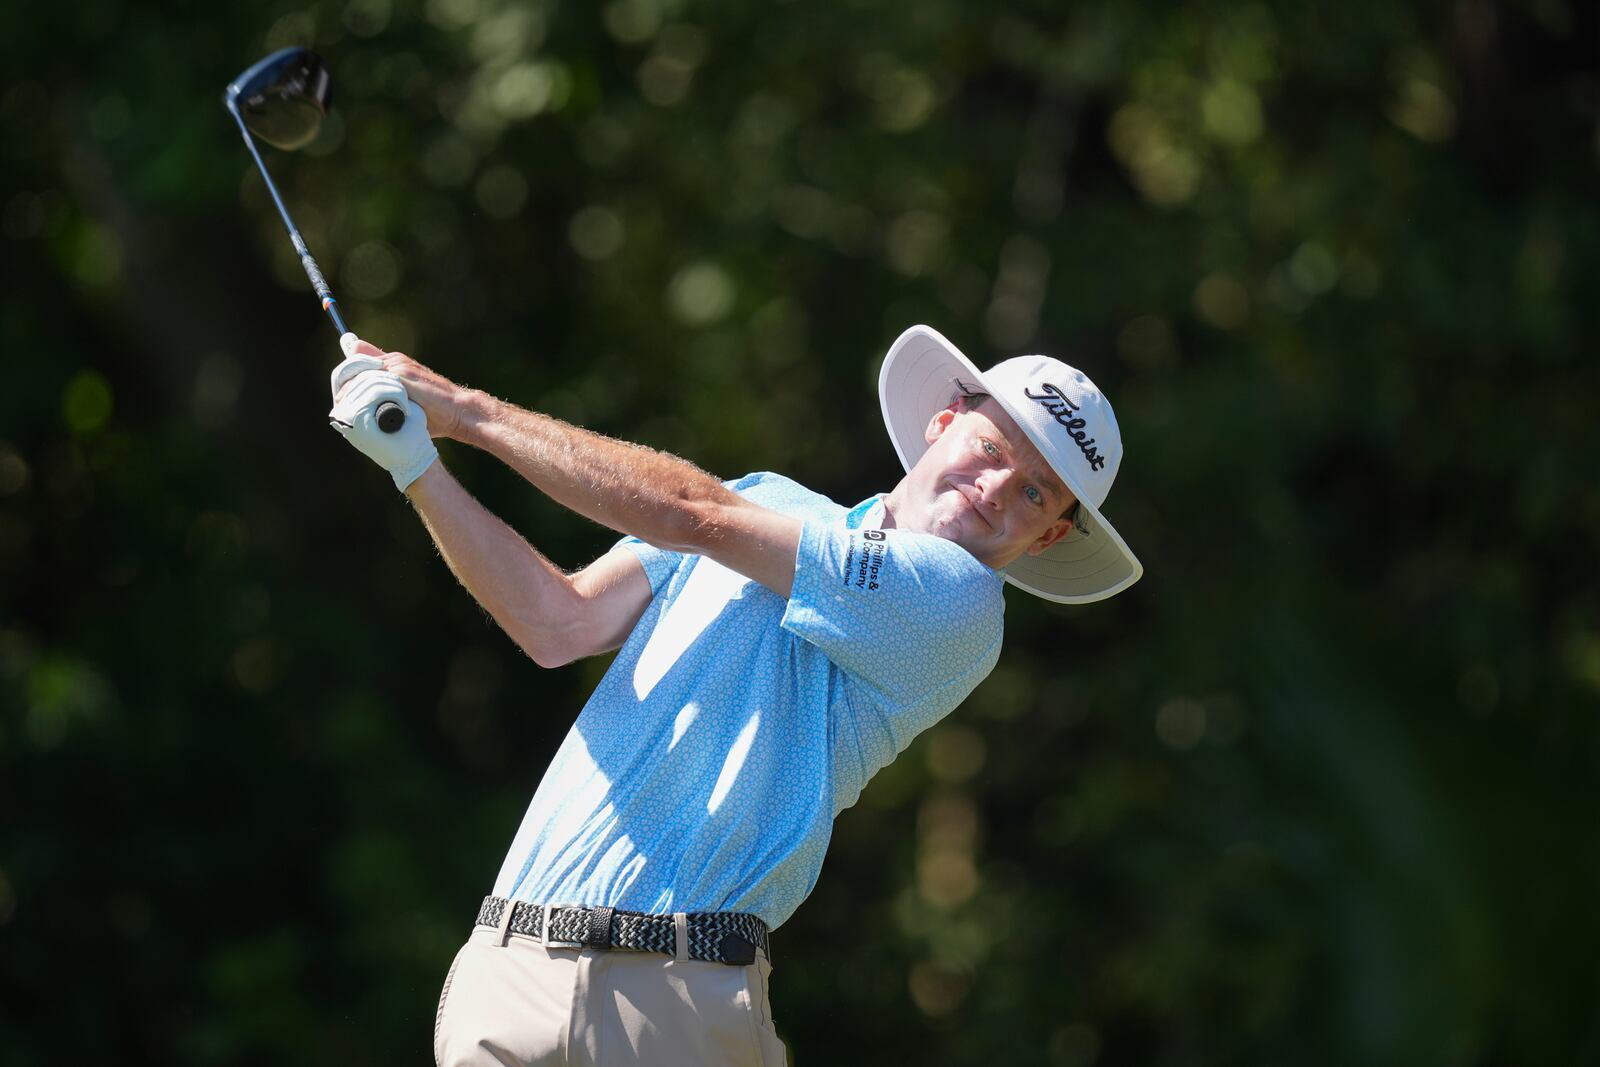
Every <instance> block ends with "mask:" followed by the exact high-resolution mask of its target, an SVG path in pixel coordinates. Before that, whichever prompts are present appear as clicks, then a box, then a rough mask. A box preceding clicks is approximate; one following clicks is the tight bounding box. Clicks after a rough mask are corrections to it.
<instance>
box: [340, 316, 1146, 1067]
mask: <svg viewBox="0 0 1600 1067" xmlns="http://www.w3.org/2000/svg"><path fill="white" fill-rule="evenodd" d="M345 345H346V354H347V355H348V356H349V357H350V358H348V359H346V361H345V362H344V363H342V364H340V366H339V367H338V368H337V369H336V370H335V371H334V375H333V392H334V406H333V410H332V411H331V412H330V419H331V420H332V422H333V424H334V426H335V428H337V429H338V430H339V431H340V432H341V433H343V434H344V435H345V436H346V437H347V438H348V439H349V440H350V442H351V443H352V444H353V445H355V446H356V448H358V449H360V450H361V451H362V452H363V453H365V454H367V455H368V456H370V457H372V458H373V459H374V460H376V461H377V462H378V463H379V464H380V465H382V466H383V467H384V468H385V469H386V470H388V471H389V472H390V474H391V475H392V476H393V477H394V481H395V485H396V486H398V487H399V488H400V490H401V491H402V492H404V493H405V494H406V496H407V497H409V498H410V500H411V502H412V504H413V505H414V506H415V507H416V509H417V511H418V513H419V514H420V515H421V516H422V521H423V522H424V524H425V525H426V526H427V528H428V532H429V533H430V534H431V535H432V536H433V539H434V541H435V543H436V544H437V545H438V546H439V551H440V552H441V553H442V554H443V556H444V558H445V561H446V563H447V564H448V565H449V566H450V569H451V570H452V571H453V572H454V573H455V575H456V577H457V578H458V579H460V581H461V583H462V584H463V585H464V586H466V588H467V590H468V591H469V592H470V593H471V594H472V595H473V596H474V597H475V598H476V599H477V600H478V602H479V603H480V604H482V605H483V607H484V608H485V609H486V610H487V611H488V612H489V613H490V615H492V616H493V618H494V619H495V621H496V622H498V623H499V624H500V626H501V627H503V628H504V629H505V631H506V633H507V634H509V635H510V636H511V638H512V639H513V640H514V641H516V642H517V644H518V645H519V646H521V647H522V649H523V650H524V651H526V652H527V653H528V655H530V656H531V657H533V659H534V660H535V661H537V662H538V663H539V664H541V665H543V666H546V667H554V666H558V665H560V664H564V663H568V662H570V661H572V660H575V659H578V658H580V657H583V656H590V655H594V654H596V653H600V652H606V651H609V650H612V649H618V648H620V651H619V652H618V654H617V656H616V659H615V661H614V662H613V663H612V665H611V667H610V669H609V670H608V671H607V673H606V675H605V677H604V678H603V679H602V680H601V682H600V684H599V686H598V688H596V690H595V691H594V694H593V695H592V696H591V697H590V699H589V702H588V703H587V704H586V705H585V707H584V708H583V711H582V712H581V713H580V714H579V715H578V718H577V721H576V722H575V723H574V724H573V726H572V729H571V730H570V732H569V733H568V734H567V737H566V740H565V741H564V742H563V743H562V745H561V748H560V749H559V751H557V753H556V755H555V758H554V759H553V760H552V761H551V763H550V767H549V769H548V770H547V771H546V772H545V775H544V779H543V781H542V782H541V783H540V785H539V788H538V790H537V792H536V793H535V794H534V797H533V802H532V804H531V805H530V807H529V809H528V813H527V815H526V816H525V817H524V819H523V822H522V826H521V829H520V830H519V831H518V832H517V835H516V838H515V839H514V840H513V841H512V843H511V848H510V850H509V852H508V853H507V855H506V859H505V863H504V865H503V866H502V867H501V870H500V875H499V877H498V879H496V881H495V884H494V888H493V892H492V894H491V895H490V896H489V897H488V898H487V899H486V900H484V902H483V905H482V907H481V908H480V909H479V911H478V915H477V923H476V926H475V927H474V929H473V931H472V933H471V935H470V936H469V938H468V939H467V942H466V944H465V945H464V946H463V947H462V949H461V951H460V952H459V953H458V954H457V956H456V960H455V963H454V964H453V965H452V967H451V969H450V973H449V976H448V977H447V978H446V979H445V985H444V992H443V994H442V995H441V997H440V1004H439V1015H438V1021H437V1024H436V1026H435V1036H434V1055H435V1058H436V1059H437V1061H438V1062H439V1063H440V1064H441V1065H446V1067H453V1065H457V1064H485V1065H488V1064H495V1065H504V1064H528V1065H533V1064H539V1065H545V1064H585V1065H610V1064H623V1063H627V1064H652V1065H662V1064H686V1065H687V1064H693V1065H696V1067H705V1065H716V1064H760V1065H764V1067H778V1065H781V1064H783V1063H784V1062H785V1054H784V1048H783V1045H782V1043H781V1042H780V1041H779V1040H778V1036H777V1034H776V1032H775V1031H774V1029H773V1026H772V1013H771V1009H770V1005H769V1002H768V995H767V982H768V977H769V975H770V972H771V963H770V948H769V942H768V932H769V931H770V930H772V929H773V928H775V927H777V926H779V925H781V924H782V923H783V922H784V921H785V920H786V919H788V918H789V916H790V915H791V914H792V913H793V912H794V910H795V908H796V907H798V906H799V904H800V902H801V901H802V900H804V899H805V897H806V895H807V894H808V893H809V892H810V890H811V888H812V886H813V885H814V884H815V883H816V879H817V874H818V872H819V870H820V869H821V866H822V858H823V854H824V852H825V851H826V849H827V845H828V840H829V836H830V833H831V830H832V825H833V820H834V817H835V816H837V815H838V814H839V812H840V811H842V810H844V809H845V808H847V807H849V806H850V805H852V804H854V803H855V801H856V798H857V797H858V796H859V795H860V793H861V789H862V787H863V786H865V785H866V783H867V781H868V779H870V778H871V777H872V775H873V774H874V773H876V772H877V771H878V770H879V769H881V768H882V767H884V766H885V765H886V764H888V763H889V762H890V761H891V760H893V759H894V758H895V756H896V755H898V754H899V753H900V752H901V751H903V750H904V749H905V747H906V746H907V745H908V744H910V742H911V740H912V739H913V738H914V737H916V735H917V734H918V733H920V732H921V731H923V730H925V729H927V728H928V727H929V726H931V725H933V724H934V723H935V722H937V721H939V720H940V719H941V718H943V717H944V716H945V715H947V714H949V712H950V711H951V710H953V709H954V708H955V707H956V705H958V704H960V703H961V701H962V700H963V699H965V697H966V696H967V694H968V693H970V692H971V691H972V689H973V688H974V687H975V686H976V685H977V684H978V682H979V681H981V680H982V679H983V677H984V676H985V675H987V674H988V673H989V671H990V669H991V668H993V666H994V664H995V661H996V659H997V658H998V656H999V654H1000V642H1001V632H1002V617H1003V614H1004V598H1003V596H1002V584H1003V580H1004V581H1009V582H1011V583H1012V584H1013V585H1016V586H1019V587H1020V588H1022V589H1024V590H1026V591H1028V592H1030V593H1034V594H1036V595H1039V596H1043V597H1046V598H1048V599H1051V600H1058V601H1065V602H1069V603H1081V602H1087V601H1093V600H1099V599H1102V598H1104V597H1108V596H1111V595H1112V594H1114V593H1117V592H1120V591H1121V590H1123V589H1126V588H1127V587H1128V586H1129V585H1131V584H1133V583H1134V582H1135V581H1137V580H1138V578H1139V575H1140V573H1141V567H1140V565H1139V563H1138V561H1137V560H1136V559H1135V558H1134V556H1133V554H1132V552H1130V551H1129V550H1128V547H1127V546H1126V545H1125V544H1124V543H1123V540H1122V538H1121V537H1120V536H1118V534H1117V532H1116V531H1115V530H1114V529H1112V527H1111V525H1110V524H1109V523H1108V522H1106V520H1105V519H1104V517H1103V516H1102V513H1101V506H1102V504H1103V503H1104V501H1105V498H1106V493H1107V491H1108V490H1109V489H1110V488H1111V482H1112V479H1113V478H1115V476H1116V473H1117V468H1118V467H1119V465H1120V464H1121V461H1122V442H1121V435H1120V433H1119V431H1118V429H1117V423H1116V419H1115V418H1114V417H1113V415H1112V411H1111V405H1110V404H1109V403H1108V402H1107V401H1106V399H1105V396H1104V395H1103V394H1102V393H1101V392H1100V391H1099V390H1098V389H1097V388H1095V386H1094V383H1093V382H1091V381H1090V380H1089V379H1088V378H1087V377H1085V376H1084V375H1083V374H1082V373H1081V372H1080V371H1077V370H1074V369H1073V368H1071V367H1069V366H1067V365H1065V364H1064V363H1061V362H1059V361H1057V360H1054V359H1050V358H1047V357H1044V356H1025V357H1021V358H1017V359H1009V360H1006V361H1005V362H1002V363H1000V364H998V365H997V366H995V367H993V368H992V369H990V370H988V371H984V372H980V371H979V370H978V369H977V368H976V367H975V366H973V364H972V363H971V362H969V361H968V360H967V359H966V358H965V357H964V356H963V355H962V354H961V353H960V352H958V351H957V350H956V348H955V347H954V346H953V345H951V344H950V343H949V342H948V341H946V340H945V339H944V338H943V337H941V336H940V335H939V334H938V333H936V332H934V331H933V330H931V329H928V328H927V327H924V326H916V327H913V328H911V329H909V330H907V331H906V332H905V333H904V334H902V335H901V336H900V338H899V339H898V340H896V341H895V343H894V345H893V346H892V347H891V348H890V350H889V354H888V356H887V357H886V358H885V360H884V364H883V370H882V373H881V375H880V377H879V392H880V396H881V400H882V403H883V414H884V419H885V422H886V423H887V424H888V429H889V436H890V438H891V439H892V440H893V441H894V445H895V448H896V450H897V451H898V452H899V454H900V459H901V461H902V463H903V464H904V465H905V467H906V474H905V476H904V477H903V478H902V479H900V481H899V482H898V484H896V485H895V486H894V487H893V489H892V490H890V491H889V492H888V493H886V494H883V495H880V496H875V497H872V498H870V499H868V500H865V501H863V502H861V503H859V504H856V505H855V506H854V507H845V506H843V505H840V504H836V503H834V502H833V501H832V500H829V499H827V498H826V497H824V496H821V495H819V494H817V493H814V492H811V491H810V490H808V489H806V488H805V487H803V486H801V485H798V484H797V483H795V482H793V481H791V480H789V479H787V478H784V477H781V476H779V475H775V474H767V473H762V474H750V475H747V476H745V477H743V478H741V479H739V480H737V481H734V482H729V483H723V482H720V481H718V480H717V479H715V478H713V477H711V476H710V475H708V474H706V473H704V472H703V471H701V470H700V469H699V468H697V467H695V466H693V465H692V464H690V463H687V462H685V461H683V460H680V459H677V458H675V457H673V456H670V455H666V454H663V453H660V452H655V451H652V450H650V449H648V448H642V447H639V446H636V445H632V444H628V443H626V442H622V441H617V440H612V439H609V438H606V437H602V436H600V435H598V434H593V433H590V432H588V431H585V430H583V429H580V428H577V427H573V426H569V425H566V424H564V423H562V422H559V421H558V420H555V419H552V418H549V417H546V416H544V415H540V414H536V413H534V412H530V411H525V410H523V409H521V408H518V407H516V406H514V405H512V404H509V403H506V402H504V401H500V400H496V399H494V398H492V397H490V396H488V395H486V394H484V393H482V392H478V391H474V390H469V389H465V388H462V387H460V386H457V385H455V384H453V383H452V382H450V381H448V380H446V379H445V378H443V377H442V376H440V375H439V374H437V373H435V372H434V371H432V370H429V369H428V368H427V367H424V366H422V365H421V364H419V363H417V362H416V361H414V360H412V359H410V358H408V357H406V356H403V355H399V354H395V353H384V352H382V351H380V350H379V349H377V348H375V347H373V346H371V345H368V344H366V343H365V342H357V341H356V340H355V338H354V337H353V336H349V335H347V336H346V338H345ZM386 402H387V403H397V404H400V405H401V406H402V407H403V408H404V409H405V411H406V413H407V418H406V420H405V424H404V427H403V428H402V429H401V430H400V431H399V432H397V433H393V434H386V433H383V432H381V431H380V430H379V429H378V428H377V426H376V414H375V412H376V410H377V408H378V407H379V405H381V404H384V403H386ZM430 435H432V436H438V437H447V438H451V439H454V440H457V441H461V442H464V443H466V444H469V445H472V446H474V447H477V448H481V449H484V450H485V451H487V452H489V453H491V454H492V455H494V456H496V457H497V458H499V459H500V460H502V461H503V462H505V463H506V464H508V465H510V466H511V467H512V468H513V469H515V470H516V471H517V472H518V473H519V474H521V475H522V476H523V477H524V478H526V479H527V480H528V481H529V482H531V483H533V485H534V486H535V487H536V488H537V489H539V490H540V491H541V492H543V493H545V494H546V495H547V496H549V497H550V498H551V499H553V500H555V501H556V502H558V503H560V504H562V505H564V506H565V507H567V508H569V509H571V510H572V511H575V512H577V513H578V514H580V515H583V516H586V517H587V518H589V519H592V520H594V521H595V522H598V523H601V524H602V525H605V526H607V527H610V528H611V529H613V530H616V531H618V532H619V533H621V534H623V535H625V536H624V537H623V539H622V540H621V541H620V542H619V543H618V544H617V545H616V547H614V548H613V549H612V550H611V551H609V552H607V553H606V554H605V555H603V556H601V557H600V558H599V559H598V560H596V561H595V562H594V563H592V564H590V565H589V566H588V567H586V568H584V569H582V570H580V571H577V572H576V573H573V574H566V573H563V572H562V571H560V570H558V569H557V568H556V567H554V566H553V565H552V564H551V563H550V562H549V561H548V560H546V559H545V558H544V557H543V556H542V555H540V554H539V552H538V551H536V550H535V549H534V548H533V547H531V546H530V545H529V544H528V543H527V542H526V541H524V540H523V539H522V538H521V537H520V536H519V535H518V534H517V533H515V532H514V531H513V530H511V528H510V527H508V526H507V525H506V524H505V523H503V522H502V521H500V520H499V519H498V518H496V517H495V516H494V515H492V514H490V513H489V512H488V511H487V510H486V509H485V508H484V507H483V506H482V505H480V504H479V503H478V502H477V501H476V500H475V499H473V497H472V496H470V495H469V494H468V493H467V492H466V490H464V489H463V488H462V487H461V485H460V484H459V483H458V482H456V480H455V479H454V478H453V477H452V476H451V474H450V472H449V471H448V470H447V469H446V468H445V466H444V464H442V463H439V462H437V453H436V452H435V450H434V446H433V443H432V441H431V439H430Z"/></svg>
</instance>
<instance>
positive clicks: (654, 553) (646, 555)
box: [611, 537, 685, 597]
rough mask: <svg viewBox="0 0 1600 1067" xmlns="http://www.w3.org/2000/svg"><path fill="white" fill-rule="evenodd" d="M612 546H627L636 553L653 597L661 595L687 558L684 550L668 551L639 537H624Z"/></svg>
mask: <svg viewBox="0 0 1600 1067" xmlns="http://www.w3.org/2000/svg"><path fill="white" fill-rule="evenodd" d="M611 547H612V548H626V549H628V550H629V551H630V552H632V553H633V554H634V556H635V557H636V558H637V559H638V560H639V564H640V566H642V567H644V576H645V577H646V578H648V579H649V580H650V595H651V596H653V597H654V596H660V595H661V590H662V588H663V587H664V586H665V585H666V584H667V582H668V580H669V579H671V577H672V575H673V573H674V572H675V571H676V570H677V569H678V566H679V564H681V563H682V562H683V561H684V558H685V557H684V555H683V553H682V552H668V551H667V550H666V549H664V548H657V547H656V546H655V545H652V544H648V543H647V542H644V541H641V540H639V539H638V538H637V537H624V538H623V539H622V540H620V541H618V542H617V543H616V544H614V545H612V546H611Z"/></svg>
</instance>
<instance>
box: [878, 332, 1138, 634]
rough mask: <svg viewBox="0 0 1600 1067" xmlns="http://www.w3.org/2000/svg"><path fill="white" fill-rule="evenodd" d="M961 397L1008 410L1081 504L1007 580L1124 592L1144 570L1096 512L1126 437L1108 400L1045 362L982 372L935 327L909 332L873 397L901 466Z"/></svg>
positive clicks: (1050, 589) (1074, 595)
mask: <svg viewBox="0 0 1600 1067" xmlns="http://www.w3.org/2000/svg"><path fill="white" fill-rule="evenodd" d="M963 392H983V393H988V394H989V395H990V396H992V397H994V399H995V401H996V402H997V403H999V405H1000V406H1001V407H1003V408H1005V410H1006V414H1008V415H1010V416H1011V417H1012V418H1013V419H1014V420H1016V423H1017V425H1018V426H1020V427H1022V431H1023V433H1025V434H1027V435H1028V440H1030V441H1032V442H1033V445H1034V447H1035V448H1037V449H1038V450H1039V454H1040V455H1042V456H1043V457H1044V458H1045V461H1046V462H1048V463H1049V464H1050V468H1051V469H1052V470H1054V471H1055V472H1056V474H1057V475H1059V476H1060V478H1061V480H1062V481H1063V482H1065V483H1066V484H1067V488H1069V489H1071V490H1072V495H1073V496H1075V497H1077V498H1078V503H1079V505H1080V506H1079V508H1078V513H1077V521H1075V522H1074V523H1073V527H1072V529H1071V530H1069V531H1068V532H1067V534H1066V535H1065V536H1064V537H1062V538H1061V539H1060V540H1059V541H1057V542H1056V543H1055V544H1053V545H1051V546H1050V547H1049V548H1047V549H1045V550H1044V551H1043V552H1041V553H1040V554H1039V555H1037V556H1029V555H1023V556H1020V557H1018V558H1017V559H1016V560H1015V561H1014V562H1012V563H1010V564H1008V565H1007V566H1006V568H1005V570H1004V572H1003V573H1004V574H1005V578H1006V580H1007V581H1008V582H1010V583H1011V584H1013V585H1015V586H1018V587H1020V588H1022V589H1025V590H1027V591H1028V592H1030V593H1033V594H1034V595H1035V596H1042V597H1044V598H1045V599H1046V600H1056V601H1060V602H1062V603H1067V604H1087V603H1089V602H1090V601H1094V600H1104V599H1105V598H1106V597H1109V596H1111V595H1113V594H1115V593H1120V592H1122V590H1124V589H1126V588H1128V586H1130V585H1132V584H1133V583H1134V582H1136V581H1138V580H1139V576H1140V575H1141V574H1143V573H1144V568H1143V567H1142V566H1140V564H1139V561H1138V560H1137V559H1135V558H1134V555H1133V553H1132V552H1130V551H1129V550H1128V546H1127V544H1125V543H1124V542H1123V540H1122V537H1121V536H1120V535H1119V534H1118V533H1117V531H1116V530H1114V529H1112V527H1111V524H1110V523H1109V522H1107V521H1106V519H1105V516H1104V515H1103V514H1101V512H1100V507H1101V505H1102V504H1104V503H1105V499H1106V494H1107V493H1108V492H1110V491H1111V482H1112V480H1113V479H1114V478H1116V476H1117V468H1118V467H1119V466H1120V465H1121V463H1122V432H1121V431H1120V430H1119V429H1118V428H1117V419H1116V416H1115V415H1113V414H1112V412H1111V403H1110V401H1108V400H1106V398H1105V394H1104V393H1102V392H1100V390H1099V389H1097V388H1095V384H1094V383H1093V382H1091V381H1090V380H1089V378H1088V376H1087V375H1086V374H1084V373H1083V372H1082V371H1080V370H1076V369H1074V368H1072V367H1069V366H1067V365H1066V364H1065V363H1063V362H1061V361H1060V360H1059V359H1051V358H1050V357H1049V356H1019V357H1017V358H1016V359H1008V360H1006V361H1005V362H1003V363H999V364H996V365H995V366H994V367H992V368H991V369H990V370H988V371H987V372H981V371H979V370H978V368H977V367H975V366H974V365H973V364H972V361H971V360H969V359H967V357H966V356H963V355H962V354H961V353H960V351H958V350H957V349H956V346H955V345H953V344H951V343H950V342H949V341H947V340H945V339H944V337H943V336H941V335H940V334H939V332H938V331H937V330H934V329H932V328H930V327H927V326H913V327H911V329H909V330H907V331H906V332H905V333H903V334H901V335H900V336H899V338H897V339H896V340H895V343H894V344H893V345H891V346H890V348H889V354H888V355H887V356H885V357H883V370H882V371H881V372H880V373H879V374H878V399H879V401H880V402H881V403H882V404H883V421H884V424H885V425H886V426H888V428H889V439H890V440H891V441H893V442H894V447H895V451H896V452H898V453H899V454H900V462H901V463H903V464H904V465H905V468H906V470H910V469H911V468H912V467H914V466H915V465H916V463H917V460H919V459H921V458H922V454H923V453H924V452H926V451H927V450H928V442H927V439H926V438H925V437H924V432H925V431H926V429H927V426H928V421H929V420H930V419H932V418H933V416H934V415H935V414H936V413H937V412H939V411H941V410H943V409H944V408H947V407H949V406H950V404H951V403H952V402H954V400H955V398H956V397H958V396H960V395H961V394H962V393H963Z"/></svg>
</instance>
